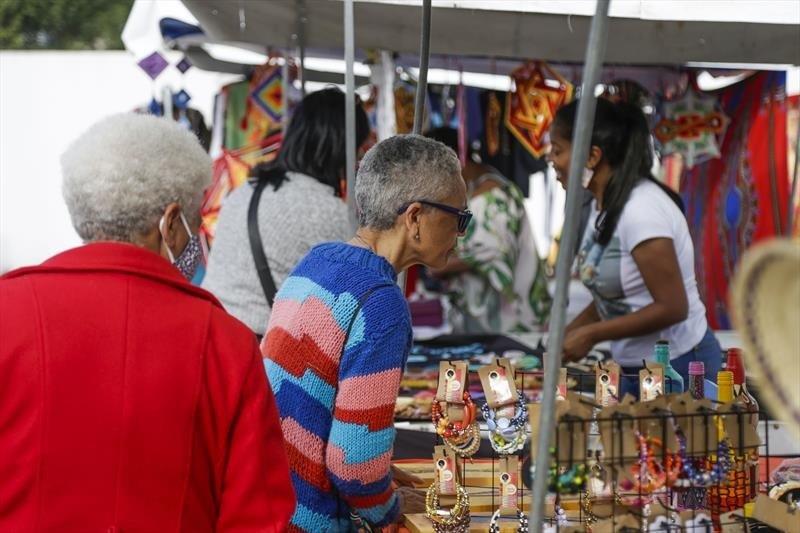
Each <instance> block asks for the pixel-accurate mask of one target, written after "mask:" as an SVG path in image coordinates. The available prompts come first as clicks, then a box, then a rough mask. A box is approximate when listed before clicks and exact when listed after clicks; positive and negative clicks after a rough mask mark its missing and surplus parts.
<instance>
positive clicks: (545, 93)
mask: <svg viewBox="0 0 800 533" xmlns="http://www.w3.org/2000/svg"><path fill="white" fill-rule="evenodd" d="M511 77H512V78H513V79H514V90H513V91H512V92H510V93H509V94H508V98H506V114H505V123H506V127H507V128H508V129H509V130H510V131H511V133H513V134H514V137H516V138H517V140H518V141H519V142H520V143H521V144H522V146H524V147H525V149H526V150H528V152H530V154H531V155H532V156H533V157H542V156H543V155H544V153H545V150H546V148H547V143H546V142H545V135H546V134H547V131H548V130H549V129H550V125H551V124H552V123H553V120H554V119H555V116H556V111H558V108H559V107H561V106H562V105H564V104H568V103H569V102H570V100H572V91H573V88H572V84H571V83H570V82H568V81H567V80H566V79H565V78H564V77H563V76H561V75H560V74H559V73H558V72H556V71H555V70H553V69H552V68H551V67H550V66H549V65H547V64H546V63H544V62H542V61H535V62H528V63H526V64H524V65H522V66H521V67H519V68H518V69H516V70H515V71H514V72H512V73H511ZM553 82H555V83H553Z"/></svg>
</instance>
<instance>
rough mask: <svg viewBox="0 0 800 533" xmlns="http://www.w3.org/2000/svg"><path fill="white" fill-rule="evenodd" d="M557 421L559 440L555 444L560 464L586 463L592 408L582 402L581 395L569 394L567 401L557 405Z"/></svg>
mask: <svg viewBox="0 0 800 533" xmlns="http://www.w3.org/2000/svg"><path fill="white" fill-rule="evenodd" d="M556 421H557V428H556V432H555V433H557V440H554V441H553V442H555V448H556V455H557V457H556V460H557V461H558V463H559V464H561V465H567V464H569V465H572V464H574V463H579V462H583V461H585V460H586V457H587V447H588V436H589V435H588V431H587V430H588V426H589V423H590V422H591V421H592V408H591V407H590V406H588V405H586V404H584V403H583V402H581V401H580V396H579V395H577V394H574V393H568V394H567V397H566V398H565V401H563V402H558V403H557V404H556ZM554 437H556V435H554Z"/></svg>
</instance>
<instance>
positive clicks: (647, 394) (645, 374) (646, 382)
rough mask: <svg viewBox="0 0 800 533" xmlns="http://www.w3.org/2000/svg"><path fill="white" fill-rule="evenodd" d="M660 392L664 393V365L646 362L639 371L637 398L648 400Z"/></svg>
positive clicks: (660, 393) (654, 397)
mask: <svg viewBox="0 0 800 533" xmlns="http://www.w3.org/2000/svg"><path fill="white" fill-rule="evenodd" d="M662 394H664V367H663V366H661V365H660V364H658V363H648V365H647V366H646V367H645V368H643V369H641V370H640V371H639V399H640V400H641V401H643V402H649V401H651V400H655V399H656V398H658V397H659V396H661V395H662Z"/></svg>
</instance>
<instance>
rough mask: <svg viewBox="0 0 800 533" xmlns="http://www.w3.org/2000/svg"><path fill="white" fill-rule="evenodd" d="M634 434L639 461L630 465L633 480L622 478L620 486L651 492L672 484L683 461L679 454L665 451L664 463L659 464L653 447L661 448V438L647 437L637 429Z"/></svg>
mask: <svg viewBox="0 0 800 533" xmlns="http://www.w3.org/2000/svg"><path fill="white" fill-rule="evenodd" d="M635 435H636V439H637V440H638V441H639V462H638V463H636V464H634V465H633V466H632V467H631V473H632V474H633V481H630V480H622V482H621V483H620V487H621V488H622V489H623V490H626V491H635V492H643V493H652V492H655V491H657V490H658V489H660V488H662V487H664V486H665V485H666V486H672V485H674V484H675V483H676V482H677V481H678V477H679V476H680V473H681V465H682V462H683V461H682V460H681V457H680V455H675V454H674V453H670V452H667V453H665V454H664V464H661V463H659V462H658V461H657V460H656V458H655V454H654V453H653V448H658V449H663V445H662V443H661V440H660V439H656V438H652V437H651V438H647V437H645V436H644V435H642V434H641V433H639V432H638V431H636V432H635Z"/></svg>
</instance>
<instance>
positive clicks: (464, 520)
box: [425, 482, 470, 532]
mask: <svg viewBox="0 0 800 533" xmlns="http://www.w3.org/2000/svg"><path fill="white" fill-rule="evenodd" d="M425 516H427V517H428V519H429V520H430V521H431V523H432V524H433V529H434V531H437V532H438V531H442V532H444V531H448V532H457V531H462V530H464V531H465V530H466V529H468V528H469V522H470V516H469V495H468V494H467V491H466V489H465V488H464V487H462V486H461V485H459V484H458V483H456V503H455V505H454V506H453V507H452V508H451V509H450V511H448V512H447V513H444V512H443V511H441V510H440V509H439V487H438V483H436V482H433V483H432V484H431V486H430V487H428V492H427V493H426V494H425ZM464 528H466V529H464Z"/></svg>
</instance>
